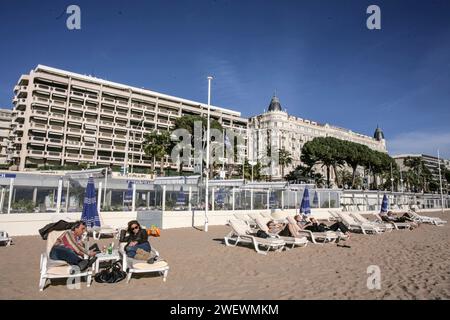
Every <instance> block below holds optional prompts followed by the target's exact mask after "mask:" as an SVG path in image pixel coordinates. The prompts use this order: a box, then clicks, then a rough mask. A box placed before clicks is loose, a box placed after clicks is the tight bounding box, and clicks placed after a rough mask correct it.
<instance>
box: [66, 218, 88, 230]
mask: <svg viewBox="0 0 450 320" xmlns="http://www.w3.org/2000/svg"><path fill="white" fill-rule="evenodd" d="M81 225H83V226H86V222H84V221H81V220H78V221H75V222H74V225H73V226H72V228H70V230H72V231H75V229H78V227H79V226H81Z"/></svg>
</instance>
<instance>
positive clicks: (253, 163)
mask: <svg viewBox="0 0 450 320" xmlns="http://www.w3.org/2000/svg"><path fill="white" fill-rule="evenodd" d="M248 163H249V164H250V165H251V166H252V182H253V166H254V165H255V164H256V161H253V160H252V161H249V162H248Z"/></svg>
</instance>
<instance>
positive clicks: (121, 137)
mask: <svg viewBox="0 0 450 320" xmlns="http://www.w3.org/2000/svg"><path fill="white" fill-rule="evenodd" d="M185 115H198V116H202V117H206V115H207V105H205V104H203V103H200V102H195V101H191V100H186V99H182V98H178V97H174V96H170V95H166V94H161V93H158V92H154V91H150V90H145V89H140V88H135V87H131V86H128V85H123V84H119V83H115V82H110V81H106V80H102V79H98V78H95V77H92V76H85V75H81V74H77V73H73V72H68V71H64V70H60V69H55V68H52V67H47V66H43V65H38V66H37V67H36V68H35V69H34V70H32V71H31V72H30V73H29V74H26V75H22V76H21V77H20V79H19V81H18V83H17V85H16V86H15V87H14V99H13V114H12V124H11V129H12V130H11V134H10V139H9V140H10V141H9V150H8V153H9V159H10V161H11V163H12V166H11V167H10V170H20V171H22V170H33V169H35V168H37V167H38V166H43V165H47V166H50V167H51V166H55V165H60V166H61V165H79V164H80V163H81V162H85V163H89V164H91V165H95V166H108V165H111V166H120V167H123V166H127V167H128V168H130V167H131V168H134V169H135V171H137V169H145V168H150V167H151V166H152V160H153V159H151V158H149V157H148V156H146V155H145V154H144V152H143V149H142V142H143V137H144V135H145V133H147V132H150V131H152V130H158V131H163V130H166V131H167V130H171V129H173V125H174V120H175V119H176V118H179V117H182V116H185ZM211 119H216V120H218V121H219V122H220V123H221V124H222V126H223V127H224V128H226V129H231V130H233V131H234V132H235V133H236V134H240V135H241V136H242V137H244V148H241V149H240V151H239V152H240V155H242V153H243V154H244V156H246V157H247V158H248V159H249V160H253V161H256V160H258V159H260V158H261V157H262V154H263V153H264V150H266V148H267V146H268V145H270V144H272V146H275V149H281V148H284V149H286V150H287V151H289V152H290V153H291V155H292V158H293V162H292V164H291V165H290V166H288V167H286V168H285V173H288V172H289V171H290V170H292V169H293V168H295V167H296V166H297V165H299V164H300V155H301V149H302V147H303V145H304V143H306V142H307V141H310V140H312V139H313V138H315V137H326V136H331V137H336V138H339V139H342V140H349V141H353V142H357V143H361V144H364V145H367V146H368V147H370V148H372V149H374V150H378V151H381V152H386V142H385V139H384V135H383V132H382V131H381V129H379V128H377V130H376V131H375V134H374V137H369V136H366V135H362V134H359V133H355V132H352V131H351V130H347V129H342V128H339V127H335V126H332V125H329V124H319V123H317V122H314V121H310V120H305V119H302V118H299V117H295V116H291V115H289V114H288V113H287V112H286V111H285V110H282V108H281V104H280V101H279V100H278V98H277V97H273V98H272V100H271V102H270V105H269V108H268V111H267V112H264V113H263V114H261V115H257V116H254V117H251V118H250V119H247V118H243V117H241V113H240V112H237V111H233V110H230V109H224V108H219V107H216V106H211ZM271 133H276V134H277V138H276V139H275V141H271V140H270V135H271ZM127 159H128V160H127ZM161 165H164V166H165V167H166V168H167V167H171V168H172V169H176V168H177V167H178V166H177V164H176V163H174V162H173V161H170V158H169V157H166V159H165V160H164V163H157V164H156V167H160V166H161ZM193 169H194V163H193V161H192V163H190V164H189V165H185V166H183V170H184V171H193ZM271 175H272V177H273V178H275V179H277V178H281V168H280V166H278V167H274V168H271Z"/></svg>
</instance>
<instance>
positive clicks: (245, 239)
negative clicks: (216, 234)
mask: <svg viewBox="0 0 450 320" xmlns="http://www.w3.org/2000/svg"><path fill="white" fill-rule="evenodd" d="M228 225H229V226H230V227H231V231H230V233H229V234H227V235H226V236H225V237H224V241H225V244H226V245H227V246H233V247H234V246H236V245H237V244H238V243H247V244H253V246H254V248H255V251H256V252H257V253H259V254H264V255H265V254H267V252H269V250H270V249H274V250H276V251H281V250H283V248H284V246H285V245H286V242H285V241H284V240H281V239H276V238H260V237H257V236H255V235H254V234H253V230H252V229H251V228H250V227H249V226H248V225H247V224H246V223H245V222H244V221H242V220H230V221H229V222H228ZM231 242H234V244H231ZM261 247H262V248H266V250H261Z"/></svg>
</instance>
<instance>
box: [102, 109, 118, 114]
mask: <svg viewBox="0 0 450 320" xmlns="http://www.w3.org/2000/svg"><path fill="white" fill-rule="evenodd" d="M114 112H115V111H114V110H108V109H104V108H102V109H100V113H101V114H107V115H114Z"/></svg>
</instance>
